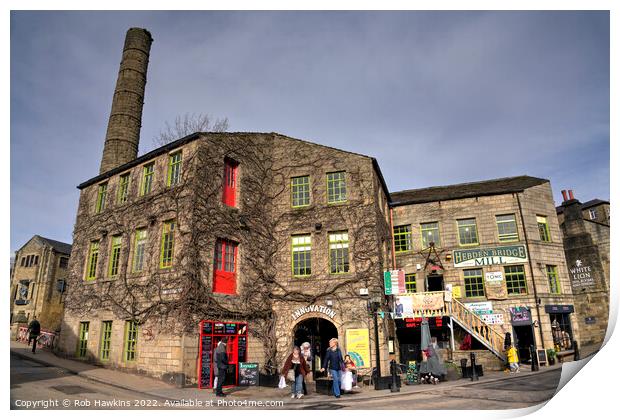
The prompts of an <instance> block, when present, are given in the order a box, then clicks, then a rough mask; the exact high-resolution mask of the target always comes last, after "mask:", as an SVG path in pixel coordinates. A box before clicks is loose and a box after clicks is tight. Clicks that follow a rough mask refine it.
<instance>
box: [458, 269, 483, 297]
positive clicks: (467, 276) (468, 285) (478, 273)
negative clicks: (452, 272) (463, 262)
mask: <svg viewBox="0 0 620 420" xmlns="http://www.w3.org/2000/svg"><path fill="white" fill-rule="evenodd" d="M463 282H464V283H465V297H484V279H483V277H482V270H480V269H474V270H463Z"/></svg>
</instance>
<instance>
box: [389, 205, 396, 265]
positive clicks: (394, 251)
mask: <svg viewBox="0 0 620 420" xmlns="http://www.w3.org/2000/svg"><path fill="white" fill-rule="evenodd" d="M390 243H391V244H392V267H393V268H392V269H393V270H396V245H394V209H393V208H392V207H390Z"/></svg>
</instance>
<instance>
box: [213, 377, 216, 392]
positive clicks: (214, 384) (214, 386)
mask: <svg viewBox="0 0 620 420" xmlns="http://www.w3.org/2000/svg"><path fill="white" fill-rule="evenodd" d="M215 388H217V376H216V377H215V379H214V380H213V389H215Z"/></svg>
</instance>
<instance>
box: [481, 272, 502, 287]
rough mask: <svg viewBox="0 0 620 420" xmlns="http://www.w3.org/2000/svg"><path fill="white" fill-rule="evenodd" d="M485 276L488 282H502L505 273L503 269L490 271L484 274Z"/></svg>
mask: <svg viewBox="0 0 620 420" xmlns="http://www.w3.org/2000/svg"><path fill="white" fill-rule="evenodd" d="M484 278H485V280H486V281H487V283H488V284H492V283H501V282H502V281H503V280H504V273H502V272H501V271H490V272H488V273H485V274H484Z"/></svg>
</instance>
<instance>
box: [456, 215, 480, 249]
mask: <svg viewBox="0 0 620 420" xmlns="http://www.w3.org/2000/svg"><path fill="white" fill-rule="evenodd" d="M456 224H457V227H458V232H459V245H461V246H472V245H479V242H478V227H477V226H476V219H475V218H471V219H461V220H457V221H456Z"/></svg>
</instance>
